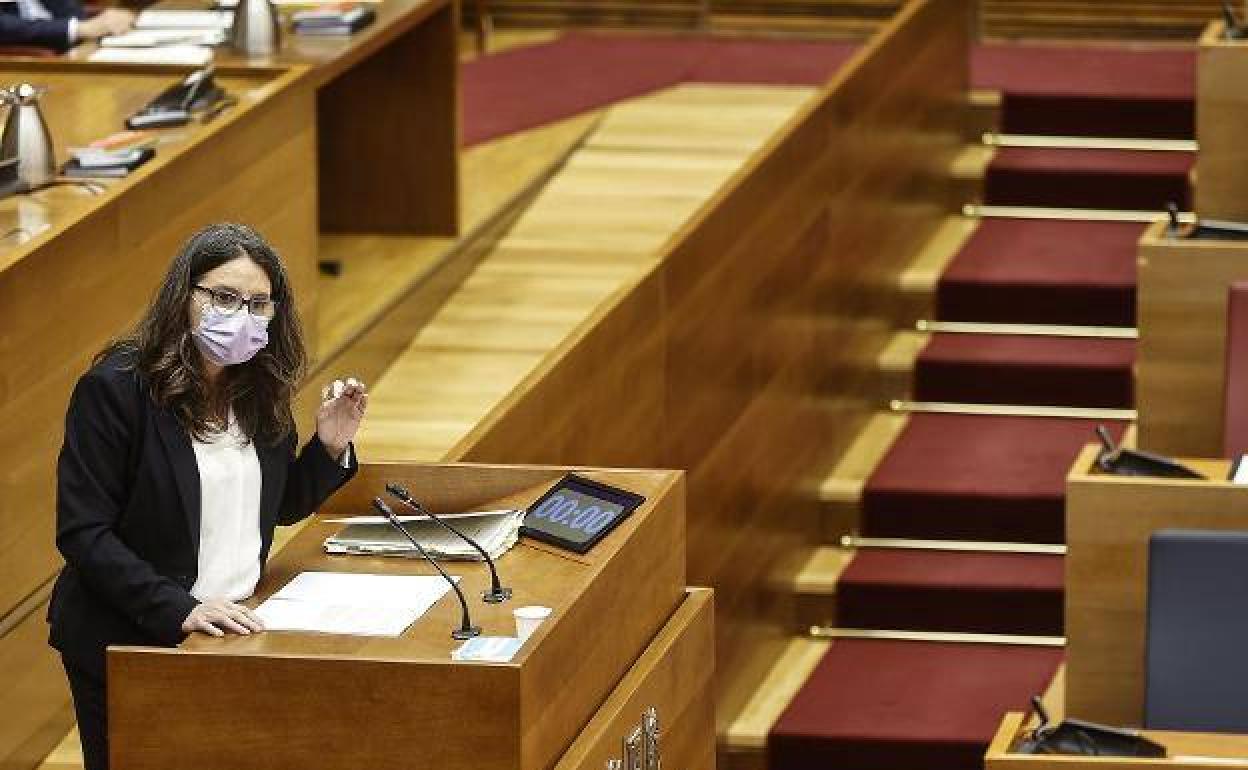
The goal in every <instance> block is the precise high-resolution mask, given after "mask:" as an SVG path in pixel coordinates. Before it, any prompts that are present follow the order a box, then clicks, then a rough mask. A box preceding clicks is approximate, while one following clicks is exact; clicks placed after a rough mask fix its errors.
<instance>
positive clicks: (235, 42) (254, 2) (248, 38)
mask: <svg viewBox="0 0 1248 770" xmlns="http://www.w3.org/2000/svg"><path fill="white" fill-rule="evenodd" d="M281 44H282V24H281V21H280V20H279V19H278V16H277V6H275V5H274V4H273V2H272V0H238V6H237V7H236V8H235V9H234V24H233V26H232V27H230V45H231V46H233V47H234V50H236V51H238V52H239V53H243V54H247V55H248V56H268V55H272V54H275V53H277V50H278V48H279V47H280V46H281Z"/></svg>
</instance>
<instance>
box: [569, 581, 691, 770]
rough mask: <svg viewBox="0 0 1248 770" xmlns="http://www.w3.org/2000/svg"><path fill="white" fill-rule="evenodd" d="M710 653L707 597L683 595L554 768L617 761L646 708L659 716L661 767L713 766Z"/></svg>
mask: <svg viewBox="0 0 1248 770" xmlns="http://www.w3.org/2000/svg"><path fill="white" fill-rule="evenodd" d="M714 649H715V635H714V604H713V592H712V591H711V590H710V589H707V588H693V589H690V590H689V591H688V593H687V594H686V597H685V601H684V602H682V603H681V605H680V608H679V609H677V610H676V612H675V613H673V614H672V618H671V620H669V621H668V623H667V625H666V626H664V627H663V630H662V631H660V632H659V634H658V636H656V637H655V638H654V641H653V642H652V643H651V644H650V646H649V647H648V648H647V649H646V651H645V653H643V654H642V656H641V657H640V658H638V659H637V663H636V664H635V665H634V666H633V667H632V669H630V670H629V672H628V673H627V674H626V675H625V676H624V678H623V679H622V680H621V681H620V683H619V685H618V686H617V687H616V688H615V690H614V691H613V692H612V693H611V695H610V697H608V698H607V700H606V701H605V702H604V703H603V704H602V707H601V708H599V709H598V712H597V713H596V714H595V715H594V718H593V719H592V720H590V722H589V724H587V725H585V728H584V729H583V730H582V731H581V734H580V736H579V737H578V738H577V739H576V742H575V743H573V744H572V746H571V747H570V748H569V749H568V751H567V752H566V753H565V754H564V755H563V757H562V758H561V759H560V760H559V763H558V764H556V765H555V770H601V769H602V768H603V767H606V763H607V760H608V759H611V758H618V757H620V755H621V750H620V747H621V744H622V738H623V737H624V736H626V735H627V734H629V733H630V732H631V731H632V730H633V728H634V727H636V726H637V724H638V723H639V721H640V717H641V714H642V712H643V711H645V710H646V709H647V708H650V707H654V708H655V709H656V710H657V711H658V715H659V723H660V729H661V731H662V732H661V736H662V740H661V743H660V746H661V749H662V758H663V763H664V764H665V765H667V766H668V767H677V768H683V769H687V770H711V768H713V767H714V762H715V719H714V704H715V701H714V697H713V693H712V686H711V680H712V674H713V672H714V670H715V656H714V654H712V653H713V650H714Z"/></svg>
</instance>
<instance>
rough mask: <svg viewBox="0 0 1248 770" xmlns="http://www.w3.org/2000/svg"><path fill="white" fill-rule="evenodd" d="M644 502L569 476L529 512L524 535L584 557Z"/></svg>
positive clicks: (626, 493)
mask: <svg viewBox="0 0 1248 770" xmlns="http://www.w3.org/2000/svg"><path fill="white" fill-rule="evenodd" d="M644 501H645V498H643V497H642V496H640V495H637V494H634V493H632V492H629V491H627V490H623V489H617V488H615V487H611V486H608V485H606V484H601V483H599V482H596V481H591V480H589V479H586V478H582V477H581V476H577V475H575V474H568V475H567V476H564V477H563V478H562V479H560V480H559V481H558V483H556V484H555V486H553V487H551V489H550V490H549V491H548V492H546V494H544V495H542V497H541V498H540V499H539V500H538V501H537V502H535V503H533V505H532V506H531V507H530V508H529V510H528V512H527V513H526V514H525V516H524V526H523V528H522V529H521V534H524V535H527V536H529V537H533V538H536V539H538V540H542V541H545V542H547V543H553V544H554V545H558V546H560V547H562V548H567V549H568V550H571V551H576V552H577V553H585V552H586V551H588V550H589V549H590V548H592V547H593V546H594V544H595V543H597V542H598V541H599V540H601V539H602V538H603V537H605V536H606V535H607V533H609V532H610V531H611V530H612V529H614V528H615V526H616V525H617V524H619V523H620V522H621V521H623V520H624V518H625V517H627V516H628V514H630V513H632V512H633V510H635V509H636V508H637V506H639V505H641V503H643V502H644Z"/></svg>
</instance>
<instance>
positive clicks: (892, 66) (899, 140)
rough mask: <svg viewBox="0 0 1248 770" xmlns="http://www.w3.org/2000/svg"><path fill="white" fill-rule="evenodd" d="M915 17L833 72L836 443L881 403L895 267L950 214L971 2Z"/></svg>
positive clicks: (831, 275)
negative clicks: (880, 371)
mask: <svg viewBox="0 0 1248 770" xmlns="http://www.w3.org/2000/svg"><path fill="white" fill-rule="evenodd" d="M915 10H918V7H917V6H915V7H911V8H908V9H907V11H906V12H905V13H906V14H911V12H912V11H915ZM938 14H948V17H946V18H941V17H939V16H938ZM909 18H911V19H912V20H911V22H910V23H909V24H906V25H905V26H904V27H903V29H904V30H905V33H904V34H898V35H894V36H880V37H878V38H877V39H876V40H875V41H873V43H872V44H871V45H872V46H873V49H869V53H864V54H862V56H863V58H862V60H861V64H860V65H859V66H857V67H854V68H852V69H851V68H846V69H845V70H843V72H842V73H841V74H838V75H837V76H836V77H835V78H834V81H833V82H834V85H833V92H834V93H835V97H834V100H833V101H832V103H831V105H830V107H831V109H832V110H833V118H832V120H831V126H832V128H831V131H832V136H831V138H830V141H829V148H830V152H831V153H832V159H831V161H830V166H831V168H832V169H833V171H832V176H831V178H830V182H829V186H830V188H831V189H832V191H833V192H832V199H831V201H830V203H829V212H830V214H829V223H830V228H831V233H830V235H829V243H830V244H831V248H830V249H829V252H828V254H827V255H826V256H825V258H824V259H823V260H822V261H821V262H820V264H819V272H818V273H816V278H815V281H816V283H817V286H818V287H819V288H818V292H819V299H818V303H819V314H820V324H819V333H820V340H819V343H818V347H819V349H820V350H822V351H830V350H839V351H843V353H842V355H840V356H837V357H828V358H826V359H825V364H826V367H825V368H824V369H823V371H822V373H821V374H822V377H823V378H824V382H823V389H822V391H823V393H824V394H825V396H826V397H827V399H828V405H829V407H830V408H831V409H832V410H833V411H834V412H835V415H834V418H833V419H835V421H836V424H838V425H839V426H841V427H842V429H841V430H838V432H837V434H836V436H835V437H832V438H833V440H835V441H837V446H836V449H838V450H839V449H842V448H844V447H845V445H846V444H845V442H846V441H847V440H848V439H850V438H852V437H853V436H854V435H856V429H855V426H860V425H862V424H864V423H865V421H866V419H868V418H869V417H870V415H871V414H872V413H874V412H875V411H876V409H878V406H879V403H878V395H877V391H876V380H875V357H876V355H877V354H878V352H879V351H880V350H882V349H883V347H884V345H885V344H887V342H888V340H889V339H891V337H892V335H893V333H894V330H895V329H896V328H897V324H898V322H899V320H901V319H902V318H903V317H904V316H905V314H906V309H905V307H904V304H903V302H904V298H902V297H901V296H900V295H899V294H898V293H897V292H896V290H895V286H896V280H897V275H898V274H899V273H900V271H901V270H902V269H903V268H904V267H905V264H906V263H907V261H908V260H909V259H910V258H911V257H912V255H913V254H914V253H916V251H917V250H918V249H919V247H920V246H921V245H922V244H923V243H924V242H925V241H926V240H927V239H928V237H929V236H930V235H931V234H932V233H933V232H935V230H936V228H937V227H938V226H939V224H940V222H941V221H942V219H943V218H944V217H945V216H946V215H947V214H948V212H947V211H946V210H945V208H944V205H943V201H944V200H946V199H947V197H948V195H947V191H948V182H947V181H946V180H947V174H945V173H944V171H943V170H944V169H945V168H947V163H948V160H949V159H950V158H951V157H952V156H953V155H954V154H955V153H956V152H957V150H958V148H959V147H960V145H961V140H960V136H961V132H962V121H963V119H964V113H963V112H962V110H961V109H959V107H960V106H961V105H964V103H965V102H964V97H963V94H965V93H966V89H967V87H968V84H967V71H968V64H967V57H968V51H969V45H970V34H971V25H970V9H969V8H968V4H965V3H959V4H956V6H945V7H943V8H941V9H928V11H927V12H926V13H917V14H912V15H910V16H909Z"/></svg>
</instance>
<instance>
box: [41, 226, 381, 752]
mask: <svg viewBox="0 0 1248 770" xmlns="http://www.w3.org/2000/svg"><path fill="white" fill-rule="evenodd" d="M83 311H86V312H89V309H86V308H84V309H83ZM305 364H306V353H305V351H304V342H303V336H302V331H301V329H300V324H299V317H298V314H297V313H296V310H295V302H294V298H293V296H292V293H291V288H290V284H289V280H288V278H287V275H286V269H285V267H283V265H282V262H281V260H280V259H279V257H278V255H277V254H276V253H275V252H274V250H273V249H272V247H270V246H269V245H268V244H267V243H266V242H265V241H264V239H263V238H261V237H260V236H259V235H257V234H256V233H255V232H254V231H252V230H251V229H250V228H247V227H244V226H242V225H234V224H221V225H212V226H210V227H207V228H205V229H204V230H202V231H200V232H198V233H196V234H195V235H194V236H193V237H192V238H191V239H190V240H189V241H188V242H187V243H186V245H185V246H184V247H183V249H182V251H181V253H179V254H178V255H177V257H176V258H175V259H174V260H173V264H172V265H171V266H170V268H169V271H168V273H167V274H166V275H165V278H164V282H163V284H162V285H161V286H160V288H159V290H158V291H157V293H156V297H155V299H154V300H153V301H152V304H151V306H150V307H148V308H147V311H146V312H145V313H144V314H143V316H142V318H141V319H140V320H139V322H138V324H137V325H136V326H135V328H134V330H133V331H132V332H131V333H130V334H129V335H128V336H126V337H125V338H123V339H121V340H120V341H117V342H115V343H113V344H111V345H110V346H109V347H108V348H107V349H105V350H104V351H103V352H102V353H100V354H99V355H98V356H97V357H96V360H95V363H94V365H93V366H92V367H91V369H90V370H89V371H88V372H87V373H86V374H85V375H83V377H82V378H81V379H80V380H79V381H78V384H77V386H76V387H75V388H74V392H73V396H72V397H71V398H70V402H69V408H68V412H67V414H66V417H65V441H64V445H63V446H62V448H61V454H60V459H59V461H58V464H57V499H56V543H57V547H58V548H59V549H60V551H61V554H62V555H63V556H64V558H65V567H64V568H63V569H62V570H61V574H60V576H59V577H58V578H57V581H56V587H55V589H54V590H53V593H52V601H51V605H50V607H49V610H48V620H49V622H50V623H51V637H50V642H51V644H52V646H53V647H55V648H56V649H57V650H59V651H60V653H61V659H62V662H63V663H64V666H65V671H66V674H67V676H68V678H69V685H70V690H71V692H72V693H73V698H74V710H75V712H76V714H77V717H78V727H79V731H80V733H81V738H82V748H83V754H84V755H85V759H86V767H87V770H96V769H97V768H106V767H107V764H108V742H107V729H106V722H105V717H106V710H105V709H106V706H105V704H106V699H105V680H104V675H105V666H104V659H105V658H104V651H105V648H106V647H107V646H108V645H110V644H137V645H167V646H172V645H175V644H177V643H178V642H179V641H181V640H182V639H183V638H184V636H185V635H186V634H188V633H191V632H196V631H198V632H203V633H207V634H212V635H214V636H222V635H225V634H250V633H255V632H258V631H262V630H263V625H262V623H261V622H260V620H259V618H257V617H256V616H255V615H254V614H253V613H252V612H251V611H249V610H248V609H247V608H245V607H243V606H242V605H241V604H237V603H236V602H238V601H240V600H242V599H245V598H247V597H249V596H251V595H252V593H253V592H254V590H255V587H256V583H257V581H259V579H260V571H261V567H262V565H263V564H264V561H265V559H266V557H267V556H268V552H269V546H270V545H271V543H272V541H273V530H274V527H275V526H276V525H278V524H294V523H295V522H297V521H299V520H301V519H303V518H305V517H307V516H308V515H309V514H311V513H312V512H313V511H315V510H316V508H317V507H318V506H319V505H320V504H321V503H322V502H324V500H325V499H326V498H328V497H329V496H330V495H331V494H332V493H333V492H334V491H335V490H336V489H338V487H340V486H341V485H342V484H343V483H344V482H346V481H347V480H348V479H349V478H351V476H352V475H354V473H355V471H356V468H357V466H356V462H355V458H354V456H353V455H354V452H353V451H352V448H351V443H350V442H351V440H352V439H353V438H354V437H355V434H356V431H357V430H358V429H359V426H360V420H361V419H362V418H363V415H364V409H365V407H366V405H367V403H368V395H367V393H366V391H365V389H364V386H363V385H361V384H360V383H358V382H356V381H355V380H353V379H348V380H346V381H341V380H340V381H335V382H334V383H333V385H331V386H330V387H329V388H327V392H326V393H325V394H324V398H323V401H322V403H321V405H320V408H319V410H318V412H317V415H316V432H315V433H314V434H313V435H312V437H311V439H310V440H309V441H308V442H307V444H306V445H305V446H304V447H303V448H302V450H300V451H299V452H298V453H296V438H295V425H294V419H293V416H292V414H291V399H292V396H293V394H294V392H295V388H296V386H297V385H298V383H299V380H300V378H301V377H302V375H303V373H304V369H305ZM187 697H188V698H193V697H195V696H194V693H187Z"/></svg>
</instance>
